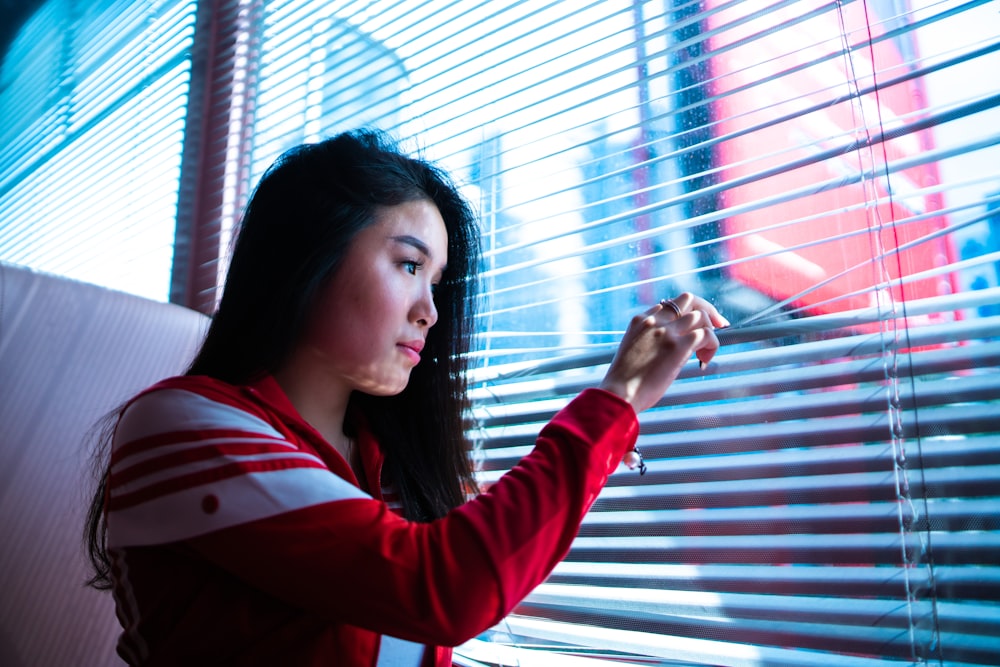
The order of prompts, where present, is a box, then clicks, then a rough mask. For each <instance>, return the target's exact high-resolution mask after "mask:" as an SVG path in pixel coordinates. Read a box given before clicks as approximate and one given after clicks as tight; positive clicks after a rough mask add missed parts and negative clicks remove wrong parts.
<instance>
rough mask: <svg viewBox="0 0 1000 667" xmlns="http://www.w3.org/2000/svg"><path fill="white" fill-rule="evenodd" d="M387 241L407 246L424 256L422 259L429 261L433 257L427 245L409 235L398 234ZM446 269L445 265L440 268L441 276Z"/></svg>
mask: <svg viewBox="0 0 1000 667" xmlns="http://www.w3.org/2000/svg"><path fill="white" fill-rule="evenodd" d="M389 239H390V240H392V241H395V242H396V243H402V244H403V245H408V246H410V247H411V248H414V249H415V250H417V251H418V252H419V253H421V254H422V255H424V257H428V258H431V259H433V257H434V255H432V254H431V249H430V248H429V247H427V244H426V243H424V242H423V241H421V240H420V239H418V238H417V237H416V236H411V235H410V234H400V235H398V236H390V237H389ZM447 269H448V265H447V264H445V265H444V266H442V267H441V273H442V274H443V273H444V272H445V271H446V270H447Z"/></svg>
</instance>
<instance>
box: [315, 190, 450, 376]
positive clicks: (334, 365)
mask: <svg viewBox="0 0 1000 667" xmlns="http://www.w3.org/2000/svg"><path fill="white" fill-rule="evenodd" d="M447 261H448V232H447V230H446V229H445V225H444V220H443V219H442V218H441V214H440V213H439V212H438V209H437V207H436V206H435V205H434V204H433V203H431V202H429V201H426V200H418V201H412V202H407V203H404V204H399V205H397V206H388V207H384V208H381V209H377V210H376V213H375V222H374V223H373V224H371V225H369V226H368V227H366V228H364V229H363V230H361V231H360V232H358V234H357V236H355V238H354V240H353V242H352V243H351V246H350V247H349V248H348V250H347V253H346V255H345V256H344V259H343V261H342V262H341V264H340V267H339V268H338V269H337V271H336V273H335V274H334V276H333V277H332V279H331V280H329V281H328V282H327V284H326V286H325V287H324V288H323V289H322V290H321V291H320V294H319V297H318V299H317V301H316V307H315V310H314V311H313V313H312V314H311V318H310V321H309V324H308V325H307V327H306V331H305V335H304V337H303V340H302V342H301V343H300V345H299V350H298V351H299V352H300V353H305V354H306V355H307V356H308V357H310V359H311V361H312V362H313V363H315V364H317V365H318V367H317V368H316V370H319V371H321V372H324V373H325V374H328V375H329V376H330V377H329V378H328V379H329V380H330V381H334V382H337V381H340V382H343V383H344V388H345V389H348V390H359V391H363V392H365V393H368V394H374V395H379V396H389V395H394V394H398V393H399V392H401V391H402V390H403V389H404V388H405V387H406V383H407V382H408V381H409V379H410V371H411V370H412V369H413V367H414V366H416V365H417V363H418V362H419V361H420V351H421V349H422V348H423V346H424V341H425V340H426V338H427V332H428V331H429V330H430V328H431V327H432V326H434V323H435V322H436V321H437V309H436V308H435V306H434V295H433V291H434V287H435V285H437V283H438V282H439V281H440V280H441V274H442V273H443V272H444V269H445V265H446V264H447ZM425 363H426V362H425Z"/></svg>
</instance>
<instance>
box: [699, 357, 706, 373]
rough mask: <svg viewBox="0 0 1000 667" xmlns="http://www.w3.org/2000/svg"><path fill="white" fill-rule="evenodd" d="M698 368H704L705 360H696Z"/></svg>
mask: <svg viewBox="0 0 1000 667" xmlns="http://www.w3.org/2000/svg"><path fill="white" fill-rule="evenodd" d="M698 368H699V369H701V370H705V362H704V361H702V360H701V359H699V360H698Z"/></svg>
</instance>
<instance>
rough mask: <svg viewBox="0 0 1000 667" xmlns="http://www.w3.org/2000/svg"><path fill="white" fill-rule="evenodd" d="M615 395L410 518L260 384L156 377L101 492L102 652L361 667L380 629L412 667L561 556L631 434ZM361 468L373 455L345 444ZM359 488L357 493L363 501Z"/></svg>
mask: <svg viewBox="0 0 1000 667" xmlns="http://www.w3.org/2000/svg"><path fill="white" fill-rule="evenodd" d="M637 433H638V424H637V421H636V417H635V413H634V411H633V410H632V408H631V406H629V405H628V404H627V403H626V402H624V401H623V400H621V399H620V398H618V397H617V396H614V395H612V394H610V393H607V392H604V391H601V390H597V389H591V390H587V391H585V392H583V393H582V394H581V395H580V396H579V397H577V398H576V399H575V400H574V401H572V402H571V403H570V404H569V405H568V406H567V407H566V408H564V409H563V410H562V411H561V412H560V413H559V414H558V415H556V416H555V417H554V418H553V420H552V421H551V422H550V423H549V424H548V425H546V426H545V428H544V429H543V430H542V432H541V434H540V436H539V438H538V441H537V443H536V446H535V448H534V450H533V451H532V453H531V454H529V455H528V456H526V457H525V458H524V459H523V460H522V461H521V462H520V463H519V464H518V465H517V466H515V467H514V469H513V470H511V471H510V472H509V473H507V474H506V475H504V476H503V477H502V478H501V479H500V480H499V481H497V482H496V483H495V484H494V485H492V486H491V487H490V489H489V491H487V492H485V493H483V494H482V495H480V496H479V497H477V498H475V499H474V500H472V501H470V502H468V503H466V504H465V505H463V506H461V507H459V508H457V509H455V510H453V511H452V512H450V513H449V514H448V515H447V516H446V517H444V518H442V519H439V520H437V521H434V522H432V523H425V524H422V523H411V522H409V521H406V520H404V519H403V518H401V517H400V516H398V515H397V514H396V513H394V512H393V511H392V510H391V509H390V507H389V506H388V505H387V504H386V502H384V501H383V499H382V490H381V488H380V486H381V484H380V483H379V484H373V485H372V486H373V487H374V488H371V489H368V492H369V493H366V492H365V491H363V490H361V489H360V488H359V485H358V481H357V479H356V478H355V476H354V474H353V472H352V471H351V469H350V467H349V466H348V465H347V463H346V461H344V459H343V458H342V457H341V456H340V455H339V454H338V453H337V452H336V451H335V450H334V449H333V448H332V447H331V446H330V445H329V444H328V443H326V441H324V440H323V438H322V437H321V436H320V435H319V434H318V433H317V432H316V431H315V430H314V429H313V428H312V427H310V426H309V425H308V424H307V423H306V422H305V421H304V420H303V419H302V418H301V417H300V416H299V415H298V413H297V412H296V411H295V409H294V407H292V405H291V403H290V402H289V400H288V398H287V397H286V396H285V394H284V393H283V392H282V391H281V389H280V387H279V386H278V384H277V382H275V381H274V380H273V379H272V378H266V379H264V380H263V381H261V382H258V383H255V384H253V385H249V386H241V387H236V386H232V385H228V384H226V383H223V382H219V381H217V380H213V379H211V378H206V377H178V378H171V379H169V380H165V381H163V382H161V383H159V384H157V385H156V386H154V387H152V388H150V389H149V390H147V391H146V392H143V393H142V394H140V395H139V396H138V397H137V398H136V399H134V400H133V401H132V402H131V403H130V404H129V406H128V407H127V408H126V410H125V412H124V414H123V416H122V418H121V420H120V421H119V424H118V428H117V431H116V433H115V438H114V444H113V451H112V459H111V471H110V478H109V493H108V499H107V503H108V504H107V520H108V541H109V547H110V553H111V556H112V559H113V562H114V569H113V576H114V580H115V589H114V593H115V602H116V609H117V614H118V617H119V620H120V621H121V623H122V626H123V628H124V632H123V633H122V636H121V638H120V640H119V646H118V652H119V654H120V655H121V656H122V657H123V658H124V659H125V660H126V661H128V662H131V663H134V664H145V665H179V664H183V665H194V664H213V665H220V664H236V665H274V664H289V665H292V664H294V665H320V664H323V665H334V664H335V665H346V666H349V667H355V666H357V667H374V666H375V665H376V663H377V660H378V652H379V647H380V636H381V635H383V634H385V635H390V636H393V637H397V638H401V639H404V640H409V641H414V642H418V643H421V644H427V645H429V646H431V647H432V648H431V649H430V650H428V651H427V652H426V655H425V659H424V663H423V664H424V665H425V666H427V667H430V666H431V665H438V666H442V665H449V664H450V663H451V649H450V648H441V647H450V646H455V645H458V644H461V643H462V642H464V641H466V640H468V639H470V638H472V637H475V636H476V635H478V634H479V633H481V632H483V631H484V630H486V629H488V628H490V627H491V626H493V625H494V624H496V623H497V622H499V621H500V620H501V619H502V618H503V617H504V616H505V615H507V613H509V612H510V611H511V609H513V607H514V606H515V605H517V604H518V603H519V602H520V601H521V599H522V598H524V597H525V596H526V595H527V594H528V593H529V592H530V591H531V590H532V589H533V588H534V587H535V586H537V585H538V584H539V583H541V582H542V580H544V579H545V577H546V576H547V575H548V574H549V572H550V571H551V570H552V568H553V567H554V566H555V565H556V563H557V562H558V561H559V560H560V559H561V558H563V557H564V556H565V555H566V552H567V551H568V550H569V547H570V544H571V543H572V541H573V538H574V537H575V535H576V533H577V531H578V529H579V526H580V522H581V521H582V519H583V516H584V514H585V513H586V512H587V510H588V509H589V508H590V506H591V504H592V503H593V501H594V499H595V498H596V497H597V494H598V493H599V492H600V490H601V488H602V487H603V486H604V483H605V481H606V480H607V477H608V475H609V474H610V473H611V472H612V471H613V470H614V469H615V467H616V466H617V465H618V463H619V461H621V458H622V455H623V454H624V453H625V451H626V450H627V449H628V448H630V447H631V446H632V445H633V443H634V442H635V439H636V436H637ZM358 444H359V449H360V451H361V453H362V459H363V465H364V469H365V476H366V478H367V479H368V480H379V481H381V465H382V456H381V453H380V451H379V448H378V445H377V443H375V442H374V440H373V439H372V438H371V437H370V436H369V437H366V436H364V435H363V436H362V437H361V438H360V440H359V443H358ZM369 494H370V495H369Z"/></svg>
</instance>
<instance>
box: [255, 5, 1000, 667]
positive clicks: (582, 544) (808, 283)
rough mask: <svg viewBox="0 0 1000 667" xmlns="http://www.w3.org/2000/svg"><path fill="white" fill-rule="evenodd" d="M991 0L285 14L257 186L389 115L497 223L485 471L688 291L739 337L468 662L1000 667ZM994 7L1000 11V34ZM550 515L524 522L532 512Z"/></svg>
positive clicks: (663, 408) (259, 135)
mask: <svg viewBox="0 0 1000 667" xmlns="http://www.w3.org/2000/svg"><path fill="white" fill-rule="evenodd" d="M998 25H1000V24H998V17H997V15H996V11H995V7H990V6H989V4H988V3H981V2H967V3H958V2H938V3H909V4H907V3H902V2H896V3H864V2H839V3H838V2H818V1H802V0H800V1H797V2H775V1H770V2H763V1H761V2H758V1H745V2H684V1H682V0H676V1H674V2H645V3H639V2H634V3H633V2H593V3H573V5H572V6H570V3H564V2H550V3H545V2H531V3H527V2H497V1H491V2H479V3H476V2H472V3H468V2H462V3H459V2H447V1H443V0H442V1H439V2H407V1H401V0H397V1H389V0H386V1H384V2H365V3H351V2H342V3H315V2H310V1H308V0H288V1H286V2H269V3H267V4H266V7H265V11H264V15H263V19H262V34H263V38H262V41H261V51H260V59H261V65H260V72H261V76H260V95H259V97H258V107H257V109H258V112H259V113H258V119H257V126H256V131H255V133H254V137H255V144H254V159H253V164H254V167H253V169H254V173H255V174H259V173H261V171H262V170H263V168H264V167H266V165H267V164H268V163H269V162H270V161H271V160H272V159H273V158H274V157H275V156H276V155H277V154H278V153H280V152H281V151H282V150H284V149H285V148H287V147H289V146H291V145H294V144H295V143H298V142H300V141H303V140H311V139H313V138H316V137H318V136H321V135H323V134H330V133H333V132H336V131H339V130H341V129H345V128H347V127H353V126H357V125H360V124H372V125H376V126H379V127H382V128H384V129H388V130H390V131H392V132H394V133H396V134H397V135H399V136H401V137H403V138H404V139H406V140H408V141H409V142H410V145H411V147H416V148H419V149H421V150H423V151H424V152H425V154H426V155H428V156H429V157H431V158H432V159H435V160H438V161H439V162H441V163H442V164H443V165H444V166H445V167H446V168H448V169H449V170H450V171H451V172H452V173H453V174H455V175H456V176H457V177H458V178H459V180H460V181H461V182H462V183H464V184H465V187H466V189H467V193H468V194H469V196H470V197H471V198H472V199H473V200H474V201H476V202H477V203H478V204H479V206H480V209H481V213H482V224H483V238H484V244H485V266H484V267H483V269H484V272H483V276H484V278H485V280H484V285H485V293H484V294H483V300H484V303H485V304H486V308H485V309H484V313H483V315H482V320H481V322H480V330H481V332H482V334H481V339H480V342H481V344H480V346H479V350H478V352H477V360H478V361H479V362H481V363H480V364H479V368H478V370H477V371H476V374H475V376H474V381H475V387H476V389H475V399H476V408H475V414H476V417H477V419H478V424H479V429H478V430H477V432H476V436H477V438H478V439H479V441H480V443H481V449H480V452H479V455H480V458H481V469H482V473H481V475H482V479H483V481H484V482H485V483H487V484H488V483H489V481H490V480H492V479H495V478H496V477H498V476H499V475H501V474H502V473H503V472H504V471H505V470H506V469H508V468H509V467H510V466H511V465H513V464H514V463H515V462H516V461H517V460H518V459H519V458H520V457H521V456H523V455H524V454H525V453H526V452H527V451H529V449H530V447H531V443H532V441H533V439H534V436H535V434H537V432H538V430H539V429H540V428H541V426H542V424H543V423H544V422H545V421H546V420H547V419H548V418H549V417H550V416H551V415H552V414H553V413H554V412H555V411H556V410H557V409H558V408H559V407H561V406H562V405H564V404H565V402H566V401H567V400H569V398H571V397H572V396H573V395H574V394H575V393H576V392H578V391H579V390H580V389H582V388H584V387H587V386H592V385H593V384H595V383H596V382H597V381H598V380H599V379H600V376H601V372H602V370H603V367H604V365H606V364H607V363H608V362H609V360H610V355H611V354H612V351H613V347H614V344H615V342H616V341H617V339H618V337H619V336H620V334H621V331H622V329H623V327H624V325H625V323H626V322H627V320H628V318H629V316H630V315H631V314H633V313H635V312H637V311H638V310H640V309H642V308H644V307H645V306H646V305H648V304H650V303H652V302H655V301H656V300H658V299H659V298H661V297H664V296H669V295H673V294H676V293H677V292H679V291H681V290H693V291H697V292H699V293H701V294H705V295H707V296H709V297H710V298H712V299H713V300H714V301H715V302H716V303H717V304H718V305H719V307H720V308H721V309H722V310H723V311H724V312H725V313H726V314H727V316H728V317H729V318H730V319H731V320H732V321H734V322H735V323H736V325H735V326H734V327H733V328H732V329H730V330H728V331H723V332H721V335H720V338H721V339H722V342H723V344H724V348H723V351H722V353H721V354H720V356H719V357H718V359H717V361H715V362H713V364H711V365H710V367H709V368H708V369H706V371H704V372H702V371H700V370H699V369H698V368H697V367H696V366H695V365H693V364H692V365H689V367H688V368H686V369H685V371H684V372H683V373H682V375H681V378H680V379H679V381H678V383H677V384H676V385H675V386H674V387H673V388H672V389H671V391H670V392H669V393H668V394H667V395H666V396H665V397H664V399H663V401H662V403H661V404H660V405H659V406H658V407H657V408H656V409H653V410H651V411H649V412H648V413H647V414H644V415H643V417H642V426H643V428H642V435H641V437H640V447H641V449H642V450H643V452H644V454H645V456H646V459H647V461H648V463H649V466H650V472H649V473H648V474H647V475H645V476H644V477H639V476H637V475H636V474H634V473H628V472H625V471H622V472H620V473H618V474H616V475H615V476H613V478H612V480H611V483H610V484H609V487H608V488H607V489H606V491H605V492H604V493H603V494H602V496H601V497H600V498H599V499H598V501H597V503H596V504H595V506H594V509H593V511H592V512H591V514H590V515H589V516H588V518H587V520H586V521H585V523H584V525H583V527H582V529H581V532H580V535H579V537H578V539H577V540H576V542H575V543H574V546H573V548H572V550H571V552H570V554H569V556H568V558H567V559H566V562H564V563H563V564H561V565H560V566H559V567H558V568H557V569H556V571H555V573H554V574H553V575H552V577H551V578H550V579H549V581H548V582H546V583H545V584H543V585H542V586H541V587H540V588H539V589H538V590H537V591H536V592H535V593H533V594H532V595H531V596H530V597H529V598H528V599H527V600H526V601H525V602H524V603H523V604H522V605H521V606H520V607H519V608H518V609H517V610H516V613H515V614H514V615H512V616H511V617H510V618H508V619H507V620H505V621H504V622H503V623H501V624H500V625H499V626H498V627H497V628H494V629H493V630H492V631H491V632H489V633H487V634H486V635H484V636H483V637H481V638H480V639H479V640H478V641H474V642H470V644H468V645H466V646H465V647H463V648H462V649H461V650H460V651H459V655H460V656H461V657H460V658H459V660H460V661H463V663H464V664H470V665H477V664H522V665H528V664H543V665H552V664H590V663H591V662H593V661H599V662H608V661H614V662H615V664H620V663H621V662H626V663H627V662H634V663H637V664H678V663H680V664H712V665H716V664H727V665H729V664H732V665H737V664H788V665H833V664H839V665H855V664H857V665H871V664H893V663H900V664H911V663H913V662H938V661H941V662H944V663H946V664H982V665H986V664H992V663H995V662H996V661H997V660H1000V644H998V642H997V640H996V639H995V637H997V636H1000V607H998V600H1000V568H998V566H997V563H998V562H1000V531H998V519H997V516H998V510H1000V499H998V493H997V489H998V488H1000V484H998V482H1000V479H998V478H1000V465H998V464H1000V449H998V445H1000V441H998V439H997V435H996V433H997V431H998V428H997V427H998V425H1000V416H998V414H1000V413H998V410H997V397H998V396H1000V381H998V377H997V373H996V370H995V369H996V367H997V363H996V362H997V355H998V353H1000V350H998V348H997V347H996V345H997V341H996V340H995V334H994V332H995V331H996V327H997V324H998V316H1000V312H998V310H997V308H996V305H995V304H996V303H997V301H998V297H1000V291H998V289H1000V288H998V287H997V273H996V267H997V259H998V254H997V251H998V248H997V245H996V243H997V238H998V231H997V222H996V213H995V210H996V208H997V207H998V205H1000V201H998V200H1000V194H998V192H1000V169H998V167H997V166H996V165H997V164H1000V162H998V161H997V158H998V152H997V144H998V143H1000V134H998V132H997V130H996V128H997V127H1000V124H998V123H997V122H996V119H997V118H998V114H997V107H998V105H1000V98H998V91H997V89H996V84H995V82H993V81H989V80H988V77H985V78H984V77H983V76H982V73H983V72H988V71H992V69H995V68H996V67H997V65H998V60H997V49H998V48H1000V40H998V39H997V37H996V35H997V34H1000V32H998V31H997V30H996V29H995V28H996V27H997V26H998ZM987 26H993V29H990V28H988V27H987ZM525 511H531V508H525Z"/></svg>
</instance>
